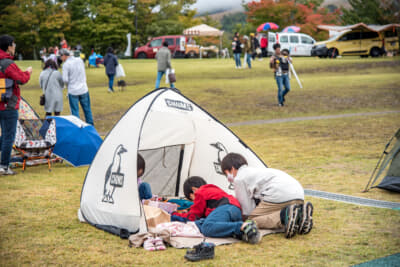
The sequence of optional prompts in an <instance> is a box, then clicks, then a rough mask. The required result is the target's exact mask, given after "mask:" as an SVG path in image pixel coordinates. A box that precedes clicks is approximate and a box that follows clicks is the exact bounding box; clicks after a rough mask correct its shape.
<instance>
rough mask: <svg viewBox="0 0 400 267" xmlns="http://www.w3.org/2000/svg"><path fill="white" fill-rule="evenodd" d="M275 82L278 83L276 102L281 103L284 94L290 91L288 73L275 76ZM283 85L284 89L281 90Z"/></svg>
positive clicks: (283, 100) (283, 99)
mask: <svg viewBox="0 0 400 267" xmlns="http://www.w3.org/2000/svg"><path fill="white" fill-rule="evenodd" d="M275 79H276V83H277V84H278V103H279V104H283V102H285V95H286V94H287V93H289V91H290V81H289V75H288V74H282V76H276V77H275ZM283 87H285V90H283Z"/></svg>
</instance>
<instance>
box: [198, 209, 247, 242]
mask: <svg viewBox="0 0 400 267" xmlns="http://www.w3.org/2000/svg"><path fill="white" fill-rule="evenodd" d="M195 223H196V225H197V227H199V229H200V232H201V233H202V234H203V235H205V236H209V237H233V236H234V237H241V231H240V227H242V224H243V221H242V212H241V211H240V209H239V208H238V207H236V206H234V205H231V204H226V205H222V206H219V207H218V208H216V209H215V210H213V211H212V212H211V213H210V214H209V215H208V216H207V217H206V218H202V219H200V220H197V221H195Z"/></svg>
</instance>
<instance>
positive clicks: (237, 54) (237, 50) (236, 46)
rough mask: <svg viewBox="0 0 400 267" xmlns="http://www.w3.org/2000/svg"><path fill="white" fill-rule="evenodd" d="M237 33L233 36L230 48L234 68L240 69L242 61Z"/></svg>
mask: <svg viewBox="0 0 400 267" xmlns="http://www.w3.org/2000/svg"><path fill="white" fill-rule="evenodd" d="M238 35H239V34H238ZM238 35H237V36H236V35H235V37H233V42H232V50H233V57H234V59H235V64H236V68H237V69H241V68H242V62H241V61H240V56H241V54H242V47H241V43H240V40H239V36H238Z"/></svg>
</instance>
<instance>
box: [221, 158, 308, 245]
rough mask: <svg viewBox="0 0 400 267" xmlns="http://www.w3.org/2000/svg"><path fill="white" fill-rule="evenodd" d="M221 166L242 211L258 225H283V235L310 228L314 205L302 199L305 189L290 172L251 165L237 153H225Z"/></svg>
mask: <svg viewBox="0 0 400 267" xmlns="http://www.w3.org/2000/svg"><path fill="white" fill-rule="evenodd" d="M221 169H222V172H223V173H224V174H225V175H226V176H227V178H228V181H229V182H230V183H233V185H234V188H235V196H236V198H237V199H238V200H239V202H240V206H241V207H242V211H243V215H244V216H248V218H249V219H251V220H253V221H255V222H256V224H257V227H258V228H259V229H284V230H285V236H286V238H292V237H293V236H294V235H295V234H296V233H298V234H308V233H309V232H310V231H311V229H312V226H313V220H312V214H313V205H312V204H311V202H306V203H305V202H304V189H303V187H302V186H301V184H300V183H299V182H298V181H297V180H296V179H294V178H293V177H292V176H290V175H289V174H287V173H285V172H283V171H280V170H277V169H272V168H254V167H250V166H248V165H247V161H246V159H245V158H244V157H243V156H242V155H240V154H237V153H229V154H227V155H226V156H225V157H224V159H223V160H222V162H221Z"/></svg>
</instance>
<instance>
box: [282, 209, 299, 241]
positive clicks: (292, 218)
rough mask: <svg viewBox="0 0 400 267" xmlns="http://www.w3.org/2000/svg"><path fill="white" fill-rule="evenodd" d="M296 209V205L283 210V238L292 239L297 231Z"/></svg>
mask: <svg viewBox="0 0 400 267" xmlns="http://www.w3.org/2000/svg"><path fill="white" fill-rule="evenodd" d="M297 222H298V207H297V205H296V204H294V205H290V206H287V207H286V208H285V237H286V238H292V237H294V236H295V235H296V232H297V231H298V224H297Z"/></svg>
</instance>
